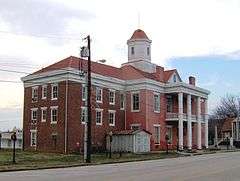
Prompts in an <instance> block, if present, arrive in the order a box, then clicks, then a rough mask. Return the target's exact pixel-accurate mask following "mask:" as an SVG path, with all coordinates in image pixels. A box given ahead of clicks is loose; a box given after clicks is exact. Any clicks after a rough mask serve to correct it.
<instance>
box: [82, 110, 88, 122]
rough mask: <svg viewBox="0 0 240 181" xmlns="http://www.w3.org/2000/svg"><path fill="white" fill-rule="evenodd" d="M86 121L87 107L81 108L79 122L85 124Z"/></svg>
mask: <svg viewBox="0 0 240 181" xmlns="http://www.w3.org/2000/svg"><path fill="white" fill-rule="evenodd" d="M86 121H87V107H82V108H81V123H82V124H85V123H86Z"/></svg>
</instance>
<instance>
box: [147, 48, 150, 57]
mask: <svg viewBox="0 0 240 181" xmlns="http://www.w3.org/2000/svg"><path fill="white" fill-rule="evenodd" d="M147 55H150V48H149V47H147Z"/></svg>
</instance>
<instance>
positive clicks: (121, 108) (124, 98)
mask: <svg viewBox="0 0 240 181" xmlns="http://www.w3.org/2000/svg"><path fill="white" fill-rule="evenodd" d="M121 95H123V107H121ZM125 96H126V95H125V94H124V93H121V94H120V110H125V100H126V97H125Z"/></svg>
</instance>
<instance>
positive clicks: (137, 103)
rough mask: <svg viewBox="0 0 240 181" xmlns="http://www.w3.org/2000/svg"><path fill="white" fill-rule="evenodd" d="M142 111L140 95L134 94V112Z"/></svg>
mask: <svg viewBox="0 0 240 181" xmlns="http://www.w3.org/2000/svg"><path fill="white" fill-rule="evenodd" d="M139 109H140V101H139V93H133V94H132V111H139Z"/></svg>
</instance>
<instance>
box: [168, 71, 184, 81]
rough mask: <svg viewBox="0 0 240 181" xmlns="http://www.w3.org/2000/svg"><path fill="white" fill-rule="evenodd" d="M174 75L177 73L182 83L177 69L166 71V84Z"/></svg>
mask: <svg viewBox="0 0 240 181" xmlns="http://www.w3.org/2000/svg"><path fill="white" fill-rule="evenodd" d="M174 73H176V74H177V76H178V77H179V79H180V81H182V80H181V77H180V76H179V74H178V72H177V69H172V70H166V71H164V82H165V83H167V82H168V81H169V79H170V78H171V77H172V75H173V74H174Z"/></svg>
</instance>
